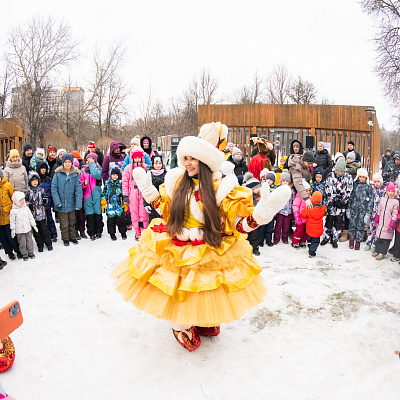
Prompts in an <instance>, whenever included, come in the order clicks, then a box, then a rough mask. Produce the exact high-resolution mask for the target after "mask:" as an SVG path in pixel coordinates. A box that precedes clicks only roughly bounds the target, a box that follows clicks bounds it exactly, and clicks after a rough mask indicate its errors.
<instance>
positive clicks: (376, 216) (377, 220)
mask: <svg viewBox="0 0 400 400" xmlns="http://www.w3.org/2000/svg"><path fill="white" fill-rule="evenodd" d="M378 224H379V214H377V215H375V222H374V225H375V226H376V225H378Z"/></svg>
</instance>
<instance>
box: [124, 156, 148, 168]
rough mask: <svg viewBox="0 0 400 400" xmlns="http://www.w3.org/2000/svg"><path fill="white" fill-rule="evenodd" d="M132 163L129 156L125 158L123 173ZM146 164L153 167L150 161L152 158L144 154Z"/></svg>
mask: <svg viewBox="0 0 400 400" xmlns="http://www.w3.org/2000/svg"><path fill="white" fill-rule="evenodd" d="M131 162H132V159H131V157H130V156H129V155H127V156H126V157H125V160H124V162H123V163H122V167H121V169H122V171H123V170H124V169H125V167H127V166H128V165H129V164H130V163H131ZM144 162H145V164H146V165H150V166H151V165H152V164H151V159H150V157H149V155H148V154H147V153H144Z"/></svg>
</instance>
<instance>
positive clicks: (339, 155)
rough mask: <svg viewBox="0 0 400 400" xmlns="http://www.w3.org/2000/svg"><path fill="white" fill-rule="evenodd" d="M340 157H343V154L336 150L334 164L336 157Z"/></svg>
mask: <svg viewBox="0 0 400 400" xmlns="http://www.w3.org/2000/svg"><path fill="white" fill-rule="evenodd" d="M340 157H344V155H343V153H341V152H340V151H338V152H337V153H336V154H335V164H336V161H337V160H338V158H340Z"/></svg>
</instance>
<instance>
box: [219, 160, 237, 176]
mask: <svg viewBox="0 0 400 400" xmlns="http://www.w3.org/2000/svg"><path fill="white" fill-rule="evenodd" d="M234 169H235V164H233V163H231V162H230V161H224V162H223V163H222V164H221V168H220V169H219V170H220V171H221V173H222V175H225V176H226V175H230V174H233V170H234Z"/></svg>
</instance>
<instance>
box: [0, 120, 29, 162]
mask: <svg viewBox="0 0 400 400" xmlns="http://www.w3.org/2000/svg"><path fill="white" fill-rule="evenodd" d="M25 140H26V138H25V132H24V130H23V129H22V121H21V120H20V119H18V118H2V119H0V166H1V165H2V166H5V164H6V157H7V154H8V152H9V151H10V150H11V149H17V150H18V151H19V155H20V157H21V158H22V149H23V146H24V144H25Z"/></svg>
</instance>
